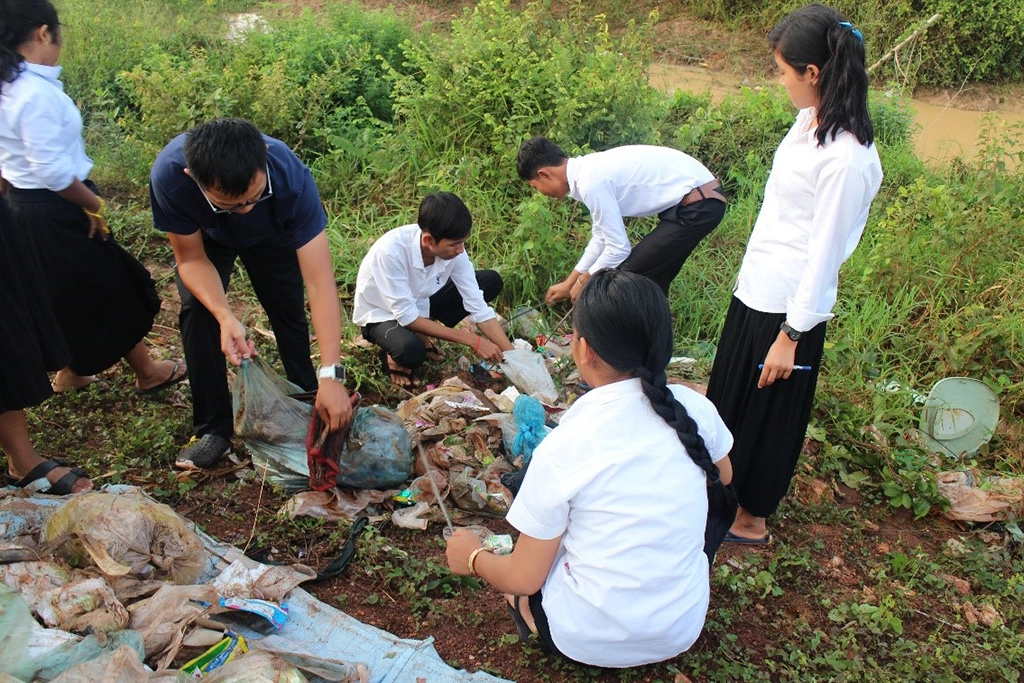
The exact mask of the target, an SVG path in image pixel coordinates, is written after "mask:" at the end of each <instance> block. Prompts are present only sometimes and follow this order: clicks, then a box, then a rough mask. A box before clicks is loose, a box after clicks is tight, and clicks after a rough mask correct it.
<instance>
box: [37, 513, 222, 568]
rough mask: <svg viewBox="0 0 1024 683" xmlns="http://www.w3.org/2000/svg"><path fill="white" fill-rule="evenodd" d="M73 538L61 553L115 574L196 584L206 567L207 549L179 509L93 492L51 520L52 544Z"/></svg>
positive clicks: (48, 532)
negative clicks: (182, 516) (53, 540)
mask: <svg viewBox="0 0 1024 683" xmlns="http://www.w3.org/2000/svg"><path fill="white" fill-rule="evenodd" d="M64 534H70V535H71V536H72V539H71V540H70V541H68V542H67V543H65V544H64V545H63V546H62V548H61V550H62V551H63V552H66V553H67V554H68V556H69V557H71V558H72V559H74V560H75V561H77V562H79V563H86V564H93V565H96V566H97V567H99V569H100V570H101V571H103V572H104V573H107V574H112V575H123V574H129V573H130V574H132V575H135V576H138V577H140V578H144V579H166V580H168V581H172V582H174V583H177V584H191V583H195V582H196V581H197V580H198V579H199V576H200V575H201V574H202V572H203V569H204V568H205V567H206V549H205V548H204V547H203V542H202V541H201V540H200V539H199V537H198V536H197V535H196V533H195V532H194V531H193V530H192V529H191V528H190V527H189V526H188V525H187V524H186V522H185V520H184V519H182V518H181V517H179V516H178V515H177V514H176V513H175V512H174V510H172V509H171V508H169V507H167V506H166V505H162V504H160V503H156V502H153V501H152V500H149V499H147V498H142V497H135V496H131V495H114V494H109V493H90V494H86V495H83V496H80V497H75V498H72V499H71V500H69V501H68V502H67V503H65V504H64V505H63V506H62V507H61V508H60V509H59V510H57V511H56V512H55V513H53V515H52V516H51V517H50V521H49V522H48V523H47V525H46V529H45V532H44V536H45V538H46V539H47V540H49V539H53V538H56V537H59V536H62V535H64Z"/></svg>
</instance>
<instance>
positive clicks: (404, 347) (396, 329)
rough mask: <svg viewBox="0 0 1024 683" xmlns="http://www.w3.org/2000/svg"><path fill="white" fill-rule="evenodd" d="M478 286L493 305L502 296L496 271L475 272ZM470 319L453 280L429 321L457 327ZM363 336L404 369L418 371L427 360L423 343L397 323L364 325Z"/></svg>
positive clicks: (434, 299)
mask: <svg viewBox="0 0 1024 683" xmlns="http://www.w3.org/2000/svg"><path fill="white" fill-rule="evenodd" d="M476 284H477V286H479V287H480V290H481V291H482V292H483V294H484V301H487V302H491V301H494V300H495V299H496V298H497V297H498V294H500V293H501V287H502V281H501V275H498V273H497V272H496V271H493V270H478V271H476ZM467 315H469V313H468V312H467V311H466V307H465V306H464V305H463V303H462V295H461V294H460V293H459V290H458V288H457V287H456V286H455V283H454V282H452V281H451V280H448V282H446V283H445V285H444V286H443V287H441V289H439V290H437V291H436V292H434V294H433V296H431V297H430V317H431V318H432V319H433V320H437V321H438V322H440V323H442V324H444V325H445V326H446V327H455V326H456V325H458V324H459V323H460V322H461V321H462V319H463V318H465V317H466V316H467ZM362 333H363V337H364V338H365V339H366V340H367V341H370V342H373V343H374V344H376V345H377V346H379V347H381V348H382V349H384V351H386V352H387V354H388V355H389V356H391V358H393V359H394V361H395V362H396V363H398V364H399V365H401V366H403V367H406V368H411V369H416V368H418V367H419V366H421V365H423V361H425V360H426V359H427V349H426V347H425V346H424V344H423V340H422V339H420V338H419V336H418V335H417V334H416V333H415V332H413V331H412V330H410V329H409V328H407V327H402V326H401V325H399V324H398V321H397V320H386V321H384V322H379V323H370V324H368V325H364V326H363V329H362Z"/></svg>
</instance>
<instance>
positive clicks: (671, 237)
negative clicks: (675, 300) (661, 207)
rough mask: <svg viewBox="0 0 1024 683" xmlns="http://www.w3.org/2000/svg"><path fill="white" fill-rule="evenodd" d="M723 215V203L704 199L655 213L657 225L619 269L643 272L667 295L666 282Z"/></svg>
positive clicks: (674, 275)
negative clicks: (656, 214)
mask: <svg viewBox="0 0 1024 683" xmlns="http://www.w3.org/2000/svg"><path fill="white" fill-rule="evenodd" d="M723 216H725V202H722V201H719V200H717V199H703V200H701V201H699V202H694V203H693V204H690V205H689V206H682V205H679V206H673V207H672V208H670V209H666V210H665V211H662V212H661V213H660V214H658V225H657V226H655V228H654V230H651V231H650V232H649V233H647V234H646V235H645V236H644V238H643V239H642V240H640V241H639V242H637V244H636V246H635V247H633V249H632V251H631V252H630V254H629V256H628V257H626V260H625V261H623V262H622V263H621V264H620V265H619V269H621V270H627V271H629V272H631V273H637V274H639V275H643V276H645V277H647V278H649V279H651V280H654V282H655V283H656V284H657V285H658V286H659V287H661V290H662V291H663V292H665V294H666V295H668V288H669V285H671V284H672V280H674V279H675V277H676V275H678V274H679V270H680V269H681V268H682V267H683V264H684V263H686V259H687V258H689V257H690V254H691V253H693V250H694V249H696V248H697V245H698V244H699V243H700V241H701V240H702V239H704V238H705V237H707V236H708V235H709V234H711V231H712V230H714V229H715V228H717V227H718V224H719V223H721V222H722V217H723Z"/></svg>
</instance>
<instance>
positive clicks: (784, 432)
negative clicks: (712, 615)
mask: <svg viewBox="0 0 1024 683" xmlns="http://www.w3.org/2000/svg"><path fill="white" fill-rule="evenodd" d="M768 41H769V43H770V44H771V47H772V49H773V50H774V52H775V61H776V64H777V65H778V68H779V80H780V82H781V83H782V85H783V86H784V87H785V88H786V92H787V94H788V95H789V98H790V100H791V101H792V102H793V105H794V106H795V107H796V108H797V109H799V113H798V114H797V119H796V123H795V124H794V125H793V127H792V128H791V129H790V131H789V133H788V134H787V135H786V137H785V138H784V139H783V141H782V143H781V144H780V145H779V148H778V150H777V151H776V153H775V159H774V161H773V162H772V170H771V173H770V175H769V177H768V184H767V185H766V187H765V197H764V203H763V204H762V206H761V211H760V213H759V214H758V217H757V221H756V223H755V224H754V229H753V232H752V233H751V236H750V241H749V243H748V244H747V251H746V254H745V255H744V257H743V264H742V265H741V266H740V272H739V276H738V277H737V282H736V289H735V291H734V293H733V299H732V303H731V304H730V306H729V312H728V314H727V315H726V319H725V325H724V328H723V330H722V337H721V340H720V341H719V344H718V353H717V355H716V357H715V363H714V366H713V367H712V369H711V378H710V380H709V383H708V392H707V397H708V398H709V399H711V401H712V402H713V403H714V404H715V406H716V407H717V408H718V412H719V414H720V415H721V416H722V419H723V420H725V423H726V424H727V425H728V426H729V429H730V430H731V431H732V433H733V435H734V437H735V439H736V443H735V445H734V447H733V450H732V454H731V457H732V462H733V468H734V474H733V486H734V487H735V489H736V494H737V497H738V498H739V503H740V508H739V511H738V513H737V515H736V520H735V522H734V523H733V526H732V529H731V530H730V532H729V534H728V535H727V536H726V539H725V540H726V541H732V542H737V543H755V544H756V543H765V542H767V540H768V530H767V520H766V518H767V517H768V516H769V515H771V514H773V513H774V512H775V510H776V509H777V508H778V505H779V503H780V502H781V500H782V498H783V497H784V496H785V495H786V492H787V490H788V489H789V484H790V480H791V479H792V477H793V473H794V471H795V470H796V464H797V458H798V457H799V455H800V450H801V448H802V447H803V442H804V433H805V431H806V429H807V423H808V421H809V419H810V414H811V407H812V404H813V402H814V390H815V387H816V385H817V380H818V369H819V366H820V363H821V358H822V354H823V350H824V345H825V325H826V322H827V321H828V320H829V319H830V318H832V307H833V306H834V305H835V302H836V289H837V286H838V282H839V267H840V266H841V265H842V264H843V262H844V261H846V259H847V258H849V257H850V254H851V253H853V250H854V248H855V247H856V246H857V243H858V242H859V240H860V237H861V234H862V233H863V231H864V226H865V224H866V222H867V217H868V210H869V209H870V207H871V201H872V200H873V199H874V197H875V194H876V193H877V192H878V188H879V186H880V185H881V182H882V167H881V163H880V162H879V159H878V153H877V152H876V150H875V147H874V144H873V141H874V132H873V129H872V126H871V119H870V118H869V116H868V109H867V92H868V74H867V71H866V70H865V68H864V38H863V36H862V35H861V33H860V31H858V30H857V29H856V28H854V27H853V26H852V25H851V24H850V23H849V22H848V21H846V19H845V17H843V15H841V14H840V13H839V12H837V11H835V10H833V9H831V8H828V7H825V6H823V5H818V4H815V5H808V6H806V7H803V8H801V9H799V10H796V11H795V12H793V13H791V14H789V15H788V16H786V17H785V18H784V19H783V20H782V21H781V22H780V23H779V25H778V26H776V27H775V28H774V29H772V31H771V33H770V34H769V36H768Z"/></svg>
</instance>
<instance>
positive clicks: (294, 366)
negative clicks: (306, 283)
mask: <svg viewBox="0 0 1024 683" xmlns="http://www.w3.org/2000/svg"><path fill="white" fill-rule="evenodd" d="M203 246H204V247H205V249H206V256H207V258H209V259H210V262H211V263H212V264H213V266H214V268H216V269H217V274H218V275H220V281H221V283H222V284H223V285H224V291H225V292H227V291H228V284H229V281H230V279H231V271H232V269H233V267H234V264H235V259H237V258H240V259H241V260H242V265H243V266H244V267H245V272H246V273H247V274H248V275H249V280H250V282H252V287H253V290H254V291H255V292H256V298H257V299H259V302H260V304H262V306H263V309H264V310H265V311H266V313H267V317H268V318H269V320H270V326H271V328H272V329H273V330H274V336H275V337H276V338H277V349H278V352H279V353H280V355H281V362H282V364H283V365H284V370H285V374H286V375H287V377H288V379H289V380H290V381H291V382H293V383H294V384H297V385H299V386H300V387H302V389H304V390H305V391H313V390H314V389H316V386H317V380H316V372H315V371H314V370H313V362H312V360H310V357H309V324H308V322H307V321H306V308H305V303H304V301H305V299H304V292H303V281H302V273H301V271H300V270H299V259H298V256H297V254H296V252H295V247H292V246H287V245H283V244H276V243H274V242H272V241H268V242H263V243H260V244H256V245H254V246H252V247H247V248H245V249H235V248H233V247H228V246H225V245H223V244H221V243H219V242H217V241H215V240H212V239H210V238H209V237H207V236H206V235H205V234H204V235H203ZM175 275H177V272H176V273H175ZM176 280H177V284H178V293H179V294H180V296H181V313H180V314H179V315H178V323H179V325H180V327H181V341H182V346H183V347H184V349H185V361H186V362H187V363H188V379H189V384H190V385H191V387H192V426H193V429H194V431H195V434H196V436H205V435H206V434H216V435H217V436H222V437H224V438H226V439H230V438H231V435H232V431H233V430H232V423H233V419H232V418H233V415H232V410H231V394H230V392H229V390H228V379H227V366H226V361H225V358H224V353H223V351H222V350H221V346H220V324H219V323H218V322H217V320H216V319H215V318H214V317H213V315H212V314H211V313H210V312H209V311H208V310H207V309H206V307H205V306H203V304H202V303H201V302H200V301H199V300H198V299H196V298H195V296H193V295H192V292H190V291H188V288H187V287H185V284H184V283H183V282H182V281H181V277H180V276H177V278H176Z"/></svg>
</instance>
